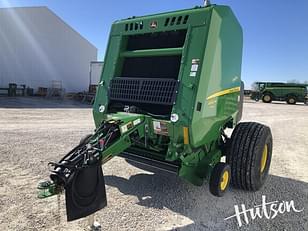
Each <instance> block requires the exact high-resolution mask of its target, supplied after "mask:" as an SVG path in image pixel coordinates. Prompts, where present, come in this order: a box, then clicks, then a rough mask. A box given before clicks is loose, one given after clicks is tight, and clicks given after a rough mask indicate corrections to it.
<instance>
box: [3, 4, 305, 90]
mask: <svg viewBox="0 0 308 231" xmlns="http://www.w3.org/2000/svg"><path fill="white" fill-rule="evenodd" d="M202 3H203V1H202V0H190V1H188V0H177V1H175V0H155V1H148V0H129V1H125V0H113V1H106V0H105V1H103V0H93V1H86V0H65V1H64V0H0V7H8V6H47V7H49V8H50V9H51V10H52V11H54V12H55V13H56V14H57V15H59V16H60V17H61V18H62V19H63V20H64V21H66V22H67V23H68V24H69V25H71V26H72V27H73V28H74V29H75V30H77V31H78V32H79V33H80V34H82V35H83V36H84V37H85V38H87V39H88V40H89V41H90V42H91V43H93V44H94V45H95V46H96V47H97V48H98V49H99V57H98V58H99V59H103V57H104V53H105V49H106V45H107V40H108V34H109V29H110V25H111V24H112V22H113V21H115V20H116V19H122V18H127V17H130V16H134V15H135V16H140V15H147V14H152V13H158V12H163V11H172V10H177V9H183V8H191V7H193V6H196V5H201V4H202ZM212 3H215V4H224V5H230V6H231V7H232V9H233V11H234V12H235V14H236V15H237V17H238V19H239V21H240V23H241V25H242V27H243V31H244V54H243V67H242V79H243V80H244V81H245V84H246V86H247V88H249V87H250V85H251V83H252V82H253V81H255V80H258V81H287V80H291V79H297V80H299V81H308V1H307V0H293V1H287V0H267V1H266V0H212Z"/></svg>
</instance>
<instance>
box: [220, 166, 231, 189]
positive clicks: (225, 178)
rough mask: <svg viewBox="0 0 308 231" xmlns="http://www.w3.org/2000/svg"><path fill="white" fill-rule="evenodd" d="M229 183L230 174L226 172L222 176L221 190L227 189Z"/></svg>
mask: <svg viewBox="0 0 308 231" xmlns="http://www.w3.org/2000/svg"><path fill="white" fill-rule="evenodd" d="M228 181H229V172H228V171H225V172H224V174H223V175H222V178H221V182H220V189H221V190H222V191H224V190H225V189H226V187H227V184H228Z"/></svg>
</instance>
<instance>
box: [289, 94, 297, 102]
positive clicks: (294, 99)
mask: <svg viewBox="0 0 308 231" xmlns="http://www.w3.org/2000/svg"><path fill="white" fill-rule="evenodd" d="M296 101H297V100H296V97H295V96H293V95H290V96H288V97H287V104H296Z"/></svg>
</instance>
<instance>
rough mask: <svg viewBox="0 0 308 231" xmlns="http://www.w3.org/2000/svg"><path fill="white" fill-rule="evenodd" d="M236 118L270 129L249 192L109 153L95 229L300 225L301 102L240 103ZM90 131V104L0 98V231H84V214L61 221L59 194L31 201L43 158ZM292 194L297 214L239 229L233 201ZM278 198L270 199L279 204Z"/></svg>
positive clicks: (304, 117)
mask: <svg viewBox="0 0 308 231" xmlns="http://www.w3.org/2000/svg"><path fill="white" fill-rule="evenodd" d="M243 117H244V118H243V120H244V121H258V122H261V123H264V124H266V125H268V126H270V127H271V129H272V133H273V138H274V150H273V159H272V165H271V169H270V176H269V178H268V181H267V183H266V185H265V186H264V187H263V188H262V189H261V190H260V191H259V192H256V193H251V192H249V193H248V192H243V191H240V190H235V189H232V188H230V191H229V192H228V193H227V194H226V195H225V196H224V197H223V198H216V197H214V196H212V195H211V194H210V193H209V190H208V185H206V184H205V185H204V186H202V187H196V186H193V185H191V184H189V183H186V182H184V181H182V180H181V179H179V178H177V177H176V176H174V175H169V174H167V173H161V172H154V173H153V172H147V171H144V170H141V169H138V168H136V167H134V166H131V165H129V164H128V163H127V162H126V161H125V160H123V159H121V158H114V159H113V160H111V161H110V162H108V163H107V164H106V165H105V166H104V168H103V169H104V174H105V181H106V186H107V196H108V207H107V208H105V209H103V210H101V211H99V212H98V213H97V215H96V218H97V220H98V221H99V222H100V223H101V224H102V230H308V171H307V169H308V168H307V166H308V106H305V105H295V106H293V105H287V104H284V103H273V104H264V103H261V102H259V103H255V102H251V101H247V102H246V103H245V104H244V114H243ZM93 129H94V125H93V120H92V114H91V108H90V107H89V106H86V105H82V104H79V103H76V102H72V101H65V102H64V103H63V102H61V101H50V100H44V99H31V98H24V99H22V98H15V99H14V98H13V99H12V98H10V99H9V98H0V230H84V228H85V226H86V220H85V219H81V220H79V221H75V222H71V223H67V222H66V217H65V208H64V196H62V197H61V206H60V214H61V217H60V222H59V216H58V215H59V210H58V208H57V197H56V196H55V197H51V198H48V199H44V200H39V199H37V197H36V196H37V191H36V186H37V183H38V181H39V180H41V179H47V178H48V168H47V163H48V162H49V161H56V160H59V159H60V158H61V157H62V156H63V155H64V154H65V153H66V152H68V151H69V150H70V149H71V148H72V147H73V146H74V145H75V144H77V143H78V142H79V139H80V138H81V137H82V136H83V135H85V134H88V133H90V132H91V131H92V130H93ZM262 195H265V196H266V201H267V202H270V201H279V202H281V201H291V200H294V205H295V207H296V209H298V210H300V209H304V211H302V212H298V213H296V212H294V211H291V212H285V213H283V214H278V215H277V216H276V217H275V218H274V219H272V220H268V219H266V218H264V217H263V218H262V219H259V218H256V219H255V220H252V219H251V218H249V224H244V225H243V226H242V227H241V228H239V226H238V222H237V220H236V219H235V218H232V219H229V220H224V218H226V217H229V216H232V215H233V214H234V206H235V205H241V204H244V205H245V206H246V208H247V209H248V208H252V207H253V206H255V205H259V204H261V198H262ZM279 202H278V203H279Z"/></svg>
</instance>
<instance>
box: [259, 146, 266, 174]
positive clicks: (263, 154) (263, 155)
mask: <svg viewBox="0 0 308 231" xmlns="http://www.w3.org/2000/svg"><path fill="white" fill-rule="evenodd" d="M267 156H268V147H267V144H266V145H265V146H264V149H263V152H262V158H261V169H260V171H261V173H263V172H264V169H265V166H266V161H267Z"/></svg>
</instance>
